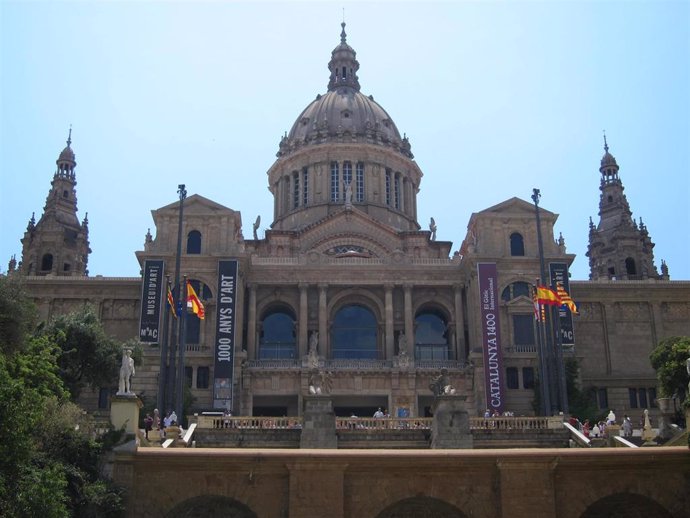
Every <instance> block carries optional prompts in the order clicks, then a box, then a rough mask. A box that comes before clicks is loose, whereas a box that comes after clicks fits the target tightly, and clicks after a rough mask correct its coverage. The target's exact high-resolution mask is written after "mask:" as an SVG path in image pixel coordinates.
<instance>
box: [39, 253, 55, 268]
mask: <svg viewBox="0 0 690 518" xmlns="http://www.w3.org/2000/svg"><path fill="white" fill-rule="evenodd" d="M52 269H53V254H45V255H44V256H43V259H41V270H42V271H44V272H49V271H50V270H52Z"/></svg>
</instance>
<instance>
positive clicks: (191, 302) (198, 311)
mask: <svg viewBox="0 0 690 518" xmlns="http://www.w3.org/2000/svg"><path fill="white" fill-rule="evenodd" d="M187 308H188V309H191V310H192V313H194V314H195V315H196V316H198V317H199V318H200V319H201V320H203V319H204V316H206V314H205V312H204V305H203V304H202V303H201V301H200V300H199V297H197V295H196V291H194V288H192V283H190V282H189V281H187Z"/></svg>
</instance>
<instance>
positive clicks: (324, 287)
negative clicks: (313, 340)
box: [319, 284, 330, 358]
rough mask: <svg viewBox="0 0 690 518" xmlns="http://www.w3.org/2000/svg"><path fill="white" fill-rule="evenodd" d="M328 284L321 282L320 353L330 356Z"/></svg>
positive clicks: (326, 356)
mask: <svg viewBox="0 0 690 518" xmlns="http://www.w3.org/2000/svg"><path fill="white" fill-rule="evenodd" d="M327 295H328V284H319V345H320V346H321V349H322V350H320V351H319V354H320V355H321V356H323V357H325V358H329V357H330V351H329V347H330V340H329V339H328V300H327Z"/></svg>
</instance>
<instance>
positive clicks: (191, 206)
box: [151, 194, 236, 220]
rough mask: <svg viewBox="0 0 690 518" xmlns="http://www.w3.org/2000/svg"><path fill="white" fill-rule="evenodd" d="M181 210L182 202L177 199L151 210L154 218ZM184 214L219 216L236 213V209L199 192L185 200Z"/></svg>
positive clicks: (174, 213)
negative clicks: (205, 196)
mask: <svg viewBox="0 0 690 518" xmlns="http://www.w3.org/2000/svg"><path fill="white" fill-rule="evenodd" d="M179 210H180V202H179V201H176V202H173V203H170V204H169V205H166V206H164V207H161V208H160V209H157V210H154V211H151V212H152V214H153V218H154V220H155V219H156V217H157V216H170V215H176V214H178V213H179ZM184 214H185V216H201V215H203V216H211V217H213V216H219V215H222V214H226V215H234V214H236V211H234V210H232V209H230V208H228V207H226V206H224V205H221V204H220V203H216V202H215V201H213V200H209V199H208V198H204V197H203V196H201V195H199V194H192V195H191V196H190V197H189V198H187V199H185V201H184Z"/></svg>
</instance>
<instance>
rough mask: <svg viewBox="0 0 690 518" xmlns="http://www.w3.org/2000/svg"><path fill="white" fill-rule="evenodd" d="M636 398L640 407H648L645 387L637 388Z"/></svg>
mask: <svg viewBox="0 0 690 518" xmlns="http://www.w3.org/2000/svg"><path fill="white" fill-rule="evenodd" d="M637 398H638V400H639V402H640V408H648V405H647V389H643V388H641V389H637Z"/></svg>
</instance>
